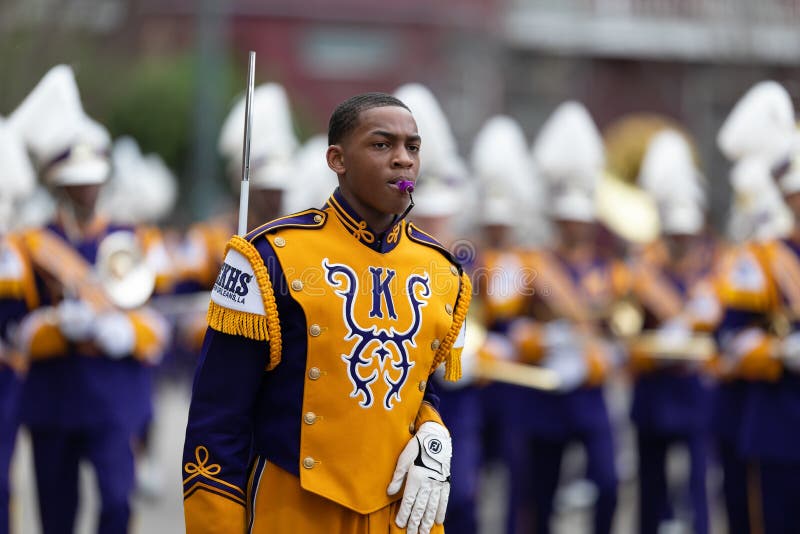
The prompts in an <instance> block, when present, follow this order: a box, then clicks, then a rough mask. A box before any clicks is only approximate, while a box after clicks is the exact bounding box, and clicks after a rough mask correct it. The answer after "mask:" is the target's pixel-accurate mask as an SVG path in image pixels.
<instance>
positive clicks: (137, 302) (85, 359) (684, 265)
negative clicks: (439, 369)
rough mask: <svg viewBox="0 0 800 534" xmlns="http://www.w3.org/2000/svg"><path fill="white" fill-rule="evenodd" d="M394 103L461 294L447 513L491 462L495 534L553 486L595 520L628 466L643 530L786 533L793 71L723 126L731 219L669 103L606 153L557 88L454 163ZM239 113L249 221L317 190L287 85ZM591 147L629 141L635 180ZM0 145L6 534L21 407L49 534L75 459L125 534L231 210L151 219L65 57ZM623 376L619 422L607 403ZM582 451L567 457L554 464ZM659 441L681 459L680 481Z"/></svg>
mask: <svg viewBox="0 0 800 534" xmlns="http://www.w3.org/2000/svg"><path fill="white" fill-rule="evenodd" d="M395 96H396V97H398V98H399V99H400V100H401V101H403V102H404V103H405V104H406V105H408V107H409V108H410V109H411V111H412V113H413V114H414V117H415V119H416V121H417V125H418V128H419V133H420V135H421V137H422V140H423V141H422V152H421V170H420V177H419V180H418V183H417V185H416V188H415V190H414V192H413V201H414V207H413V209H412V210H411V212H410V214H409V215H408V217H409V218H410V219H412V220H413V221H414V222H415V223H416V224H418V225H419V226H420V227H421V228H423V229H424V230H425V231H426V232H428V233H430V234H432V235H434V236H436V237H437V239H439V240H440V241H441V242H442V243H444V244H445V245H447V246H448V248H449V249H450V250H451V251H452V253H453V254H454V255H455V257H456V258H457V259H458V260H459V261H460V262H461V263H462V264H463V265H464V266H465V268H466V269H467V270H468V272H470V273H471V275H472V277H473V285H474V288H475V289H474V292H475V296H474V300H473V305H472V308H471V311H470V315H469V317H468V327H467V332H468V333H467V340H466V346H465V350H464V353H463V362H462V368H463V372H464V377H463V378H462V379H461V380H460V381H459V382H458V383H456V384H449V383H445V382H444V380H439V379H440V378H441V377H436V376H435V378H434V380H435V381H436V382H437V385H438V394H439V396H440V398H441V405H440V411H441V413H442V416H443V418H444V421H445V422H446V424H447V425H448V427H449V429H450V431H451V433H452V436H453V442H454V456H453V464H452V494H451V497H450V505H449V510H448V515H447V520H446V523H445V526H446V529H447V532H449V533H450V534H460V533H464V534H470V533H474V532H477V531H478V524H479V523H481V522H483V521H482V519H481V517H480V512H481V510H482V508H481V506H480V503H479V502H478V496H479V495H485V490H484V491H482V490H481V488H482V485H483V484H485V483H486V476H485V475H486V474H487V472H489V471H491V470H494V471H497V470H500V471H502V472H503V473H505V476H504V477H502V478H501V480H502V483H501V485H502V486H503V488H502V492H501V493H502V494H503V495H504V496H505V498H503V499H501V501H502V506H503V507H504V510H503V511H502V514H501V516H502V517H503V518H504V524H503V526H502V527H498V528H499V529H500V530H498V532H501V531H502V532H508V533H526V532H536V533H546V532H549V531H550V530H551V526H552V524H553V518H554V515H555V514H556V509H557V508H558V507H557V496H559V495H561V494H562V493H564V490H565V489H570V488H571V489H572V493H571V494H572V496H573V501H579V502H580V506H583V507H586V508H588V509H590V510H591V520H590V521H589V523H590V525H591V526H590V527H589V529H590V530H589V531H591V532H597V533H606V532H611V531H612V530H613V529H614V522H615V510H616V509H617V502H618V493H619V487H620V484H621V481H624V480H627V479H633V480H635V481H636V486H637V488H638V491H637V492H636V494H637V495H638V503H637V504H638V505H637V506H636V510H637V511H636V519H635V525H636V526H635V529H636V530H637V531H638V532H642V533H657V532H695V533H697V534H703V533H706V532H709V531H710V530H711V527H710V525H711V522H712V519H711V518H712V517H714V516H720V517H724V519H722V523H723V524H725V525H727V531H728V532H732V533H750V532H753V533H760V532H766V533H776V532H787V533H788V532H797V531H800V522H799V521H800V520H797V519H793V517H796V516H793V513H792V512H793V507H794V506H796V504H797V503H800V374H799V373H800V326H799V324H798V323H799V322H800V226H798V224H800V222H798V223H796V222H795V221H796V220H798V221H800V219H797V217H798V216H800V131H799V130H798V126H797V123H796V116H795V111H794V109H793V107H792V101H791V98H790V96H789V94H788V93H787V91H786V89H785V88H783V87H782V86H780V85H779V84H777V83H775V82H771V81H764V82H761V83H758V84H757V85H755V86H754V87H752V88H751V89H750V90H749V91H748V92H747V93H746V94H744V95H743V96H742V98H741V99H740V100H739V102H738V103H737V104H736V106H735V107H734V108H733V109H732V110H731V111H730V114H729V116H728V118H727V120H726V121H725V123H724V124H723V126H722V128H721V129H720V131H719V133H718V136H717V140H716V141H717V145H718V147H719V149H720V150H721V151H722V153H723V154H724V155H725V156H726V157H727V158H728V159H729V160H730V163H731V170H730V174H729V183H730V187H731V189H732V191H733V196H732V200H731V204H730V209H729V222H728V225H727V228H726V230H725V232H717V231H714V229H712V228H711V227H710V225H709V224H708V222H707V211H708V209H707V208H708V205H707V201H706V198H707V196H708V192H709V188H710V187H712V186H713V185H714V184H712V183H710V181H708V180H706V178H705V177H704V176H703V171H702V169H701V168H700V165H699V163H698V161H697V158H696V154H695V149H694V141H693V139H692V136H691V134H690V133H689V132H687V131H685V130H682V129H680V128H678V127H675V126H672V125H669V124H667V123H666V122H665V123H664V124H658V125H656V126H652V125H648V126H647V127H645V126H642V125H636V124H632V125H630V127H629V128H627V130H625V131H624V132H622V133H621V134H620V135H619V136H618V137H617V139H616V140H615V143H613V146H612V143H610V142H607V141H604V139H603V137H602V136H601V134H600V132H599V131H598V128H597V126H596V125H595V123H594V121H593V119H592V116H591V115H590V113H589V111H588V110H587V109H586V108H585V107H584V106H583V105H582V104H581V103H579V102H575V101H567V102H564V103H562V104H561V105H559V106H558V107H557V108H556V109H554V110H553V112H552V114H551V115H550V117H549V118H548V120H547V121H546V123H545V124H544V125H543V126H542V128H541V129H540V131H539V132H538V134H537V135H536V137H535V139H533V140H532V141H531V140H529V139H527V138H526V136H525V134H524V132H523V128H522V127H521V125H520V124H518V123H517V122H516V121H515V119H514V118H513V117H508V116H503V115H497V116H494V117H491V118H490V119H489V120H487V121H486V123H485V124H484V125H483V127H482V128H481V129H480V131H478V132H476V134H475V136H474V141H473V144H472V147H471V150H470V151H469V154H468V155H469V157H467V155H466V154H467V151H466V150H463V148H460V147H458V146H457V143H456V140H455V137H454V135H453V134H452V131H451V128H450V125H449V121H448V118H447V117H446V116H445V114H444V113H443V111H442V108H441V107H440V105H439V103H438V102H437V100H436V98H435V96H434V95H433V94H432V93H431V91H429V90H428V89H427V88H425V87H424V86H421V85H418V84H408V85H404V86H402V87H400V88H398V89H397V90H396V92H395ZM252 113H253V115H252V123H253V130H252V144H251V149H250V150H251V155H250V157H251V160H250V173H251V174H250V182H251V185H250V204H249V212H248V228H250V229H253V228H256V227H257V226H259V225H261V224H263V223H264V222H266V221H269V220H272V219H275V218H277V217H281V216H284V215H287V214H290V213H293V212H296V211H299V210H302V209H306V208H309V207H320V206H321V205H322V204H323V203H324V202H325V200H326V199H327V198H328V196H329V195H330V193H331V192H332V191H333V190H334V189H335V188H336V187H337V178H336V175H335V174H334V173H333V172H332V171H331V170H330V169H329V168H328V167H327V164H326V161H325V151H326V149H327V141H326V138H325V135H324V133H322V132H320V134H319V135H316V136H313V137H311V138H310V139H308V140H307V141H305V142H304V143H301V142H300V141H299V140H298V139H297V137H296V136H295V133H294V132H295V127H294V123H293V114H292V107H291V95H287V94H286V92H285V91H284V89H283V88H282V87H281V86H280V85H278V84H275V83H268V84H264V85H261V86H258V87H257V88H256V89H255V91H254V94H253V103H252ZM244 115H245V102H244V99H243V98H242V99H240V100H239V101H238V102H237V103H236V104H235V105H234V106H233V107H232V109H231V111H230V114H229V116H228V118H227V120H226V121H225V123H224V125H223V127H222V131H221V132H220V135H219V143H218V149H219V152H220V154H221V155H222V156H223V157H225V158H226V160H227V162H228V166H227V174H228V175H229V177H230V184H231V188H232V190H234V191H236V190H237V188H238V183H239V180H240V179H241V166H242V148H243V147H242V144H243V135H242V131H243V126H244V119H245V117H244ZM620 139H621V140H620ZM630 147H639V148H638V149H630ZM626 150H628V152H625V151H626ZM610 158H617V159H620V158H623V159H624V158H633V159H634V160H635V161H633V162H632V163H631V166H632V167H633V168H636V169H638V171H637V173H636V174H637V175H638V176H637V179H636V183H629V182H626V181H623V180H622V179H621V178H620V177H617V176H614V175H613V174H611V173H610V172H609V171H608V170H607V169H608V165H607V162H608V161H609V159H610ZM0 162H2V165H0V238H1V239H2V244H1V245H0V334H1V336H0V533H3V532H8V531H9V530H8V529H9V524H10V522H11V521H10V518H9V501H10V499H12V498H13V497H12V493H13V488H10V487H9V467H10V459H11V455H12V452H13V448H14V443H15V436H16V433H17V429H18V427H19V426H20V425H23V426H24V427H26V428H27V430H28V432H29V434H30V437H31V443H32V448H33V460H34V464H35V474H36V486H37V495H38V506H39V508H38V510H39V517H40V522H41V525H42V528H43V531H44V532H46V533H51V532H52V533H58V532H72V530H73V525H74V523H75V515H76V510H77V507H78V501H79V498H80V497H79V493H78V465H79V463H80V462H81V461H88V462H89V463H91V465H92V467H93V469H94V471H95V474H96V480H97V487H98V491H99V493H100V496H101V501H102V505H101V510H100V517H99V519H98V531H99V532H102V533H119V532H126V531H127V529H128V525H129V523H130V515H131V507H130V499H131V495H132V494H133V492H134V489H135V488H136V486H137V484H138V486H139V487H140V489H144V490H145V491H148V490H149V491H153V492H157V491H158V490H159V484H158V478H159V474H158V471H159V470H160V469H164V468H165V466H160V467H159V466H157V465H156V464H154V462H153V458H151V455H150V454H149V442H150V428H151V425H152V420H153V411H154V407H153V392H154V383H156V382H158V381H166V380H171V381H173V382H177V383H179V384H182V385H183V386H186V385H187V384H188V382H189V381H190V380H191V377H192V373H193V370H194V365H195V363H196V362H195V359H196V357H197V354H198V353H199V350H200V346H201V343H202V339H203V334H204V332H205V329H206V320H205V312H206V306H207V304H208V296H209V290H210V289H211V288H212V287H213V285H214V284H215V283H216V282H217V276H218V273H219V269H220V266H221V264H222V260H223V257H224V253H225V244H226V242H227V241H228V239H229V237H230V236H231V235H232V234H234V233H235V232H236V227H235V224H236V216H237V214H236V213H235V212H231V213H220V214H218V215H217V216H215V217H213V218H211V219H209V220H203V221H197V222H195V223H193V224H191V225H190V226H189V227H188V228H183V229H178V228H171V227H168V226H166V225H164V224H163V221H164V220H166V219H168V218H169V215H170V214H171V213H172V211H173V210H174V208H175V205H176V202H178V200H179V199H178V194H177V186H176V181H175V178H174V176H173V175H172V174H171V172H170V170H169V169H168V168H167V167H166V166H165V165H164V163H163V162H162V161H161V160H160V158H159V157H158V156H157V155H155V154H142V153H141V151H140V149H139V146H138V145H137V143H136V141H135V140H134V139H131V138H120V139H116V140H112V139H111V138H110V136H109V134H108V132H107V130H106V129H105V128H104V127H103V126H102V125H101V124H99V123H97V122H96V121H94V120H93V119H91V118H90V117H89V116H87V114H86V113H85V111H84V109H83V107H82V103H81V99H80V93H79V89H78V87H77V84H76V83H75V78H74V75H73V73H72V70H71V69H70V68H69V67H67V66H63V65H61V66H57V67H54V68H53V69H51V70H50V71H49V72H48V73H47V74H46V75H45V77H44V78H43V79H42V80H41V81H40V82H39V84H38V85H37V86H36V87H35V88H33V90H32V91H31V92H30V93H29V94H28V96H27V97H26V98H25V99H24V100H23V101H22V102H21V103H20V104H19V106H18V107H17V108H16V109H15V110H13V111H12V112H11V113H10V115H9V116H8V117H6V118H3V119H0ZM235 356H236V355H235V354H232V355H231V357H235ZM620 388H621V389H623V390H624V391H626V392H629V394H626V395H625V396H624V398H626V399H630V402H629V403H626V405H625V407H624V413H617V411H615V410H614V409H612V408H613V407H612V406H610V405H609V397H610V394H611V392H610V390H612V389H613V390H614V391H617V390H619V389H620ZM631 427H632V428H633V431H634V433H633V435H634V440H633V444H634V449H635V454H634V456H633V458H635V459H634V460H632V461H631V462H630V463H631V465H629V466H628V465H624V464H625V462H623V461H621V458H623V455H622V454H621V453H620V450H621V447H622V442H623V439H622V434H623V432H626V429H630V428H631ZM576 445H577V446H578V447H579V448H580V449H582V450H583V455H584V458H585V460H584V461H583V463H582V464H581V465H583V467H584V468H583V469H582V472H580V473H577V474H575V473H568V474H565V472H564V471H565V468H564V466H565V458H566V457H567V456H568V454H567V453H569V452H570V451H572V450H573V448H574V447H575V446H576ZM675 448H682V449H683V450H685V451H686V453H687V456H688V465H689V468H688V470H687V471H686V473H685V474H686V476H685V477H684V478H685V479H681V480H677V481H676V480H674V478H675V477H673V476H672V474H671V473H670V472H669V469H668V463H669V462H668V458H669V457H670V451H671V450H674V449H675ZM174 468H176V467H175V466H172V467H169V469H174ZM490 468H491V469H490ZM712 470H720V471H721V472H722V475H723V476H722V479H721V483H719V484H714V483H709V476H708V473H709V472H711V471H712ZM719 503H721V504H722V505H723V509H720V510H719V511H717V510H715V509H714V506H716V505H717V504H719Z"/></svg>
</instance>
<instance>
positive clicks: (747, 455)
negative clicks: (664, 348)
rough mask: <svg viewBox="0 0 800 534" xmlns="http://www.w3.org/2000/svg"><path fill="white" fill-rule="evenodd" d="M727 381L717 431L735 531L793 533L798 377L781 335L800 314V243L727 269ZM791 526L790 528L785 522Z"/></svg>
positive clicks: (745, 253)
mask: <svg viewBox="0 0 800 534" xmlns="http://www.w3.org/2000/svg"><path fill="white" fill-rule="evenodd" d="M719 286H720V294H721V298H722V301H723V304H724V305H725V315H724V319H723V322H722V324H721V326H720V329H719V338H720V343H721V347H722V349H723V357H724V358H723V363H727V368H726V369H725V371H726V374H725V379H726V381H725V382H724V383H723V385H722V386H721V387H720V398H719V399H718V402H717V406H716V408H717V412H716V413H715V416H716V417H717V421H715V422H716V426H717V428H716V430H717V432H718V441H719V443H720V448H721V456H722V461H723V468H724V470H725V484H724V487H725V492H726V504H727V505H728V510H727V512H728V515H729V522H732V523H733V522H736V523H737V524H738V525H741V526H736V527H733V528H732V530H731V531H732V532H750V531H754V532H757V531H761V532H766V533H771V532H788V531H791V528H790V529H789V530H786V527H787V526H789V525H792V528H794V527H795V526H796V525H794V524H792V523H791V520H790V519H789V518H790V517H791V515H792V513H793V511H794V507H796V504H797V502H798V499H800V493H798V488H799V487H800V447H798V443H800V374H798V371H797V367H796V366H793V365H787V364H786V363H785V362H784V361H783V357H784V354H783V350H784V347H783V345H782V337H783V336H785V335H786V334H787V333H793V332H796V331H797V329H798V326H800V324H799V323H798V317H800V246H798V245H797V243H795V242H794V241H791V240H776V241H772V242H768V243H763V244H755V243H750V244H747V245H745V246H743V247H741V248H739V249H737V250H736V251H735V252H734V253H732V254H730V255H729V257H728V258H727V259H726V261H725V262H724V263H723V264H722V276H721V280H720V284H719ZM787 521H788V523H787Z"/></svg>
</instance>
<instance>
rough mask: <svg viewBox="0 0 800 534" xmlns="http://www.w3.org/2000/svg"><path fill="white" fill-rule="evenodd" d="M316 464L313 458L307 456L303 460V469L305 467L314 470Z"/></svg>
mask: <svg viewBox="0 0 800 534" xmlns="http://www.w3.org/2000/svg"><path fill="white" fill-rule="evenodd" d="M315 463H316V462H315V461H314V458H312V457H311V456H306V457H305V458H303V467H305V468H306V469H313V468H314V464H315Z"/></svg>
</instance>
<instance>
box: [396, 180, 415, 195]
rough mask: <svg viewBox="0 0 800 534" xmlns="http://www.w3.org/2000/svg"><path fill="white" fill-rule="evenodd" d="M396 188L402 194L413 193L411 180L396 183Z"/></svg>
mask: <svg viewBox="0 0 800 534" xmlns="http://www.w3.org/2000/svg"><path fill="white" fill-rule="evenodd" d="M397 188H398V189H400V191H401V192H402V193H406V192H408V193H413V192H414V182H412V181H411V180H400V181H399V182H397Z"/></svg>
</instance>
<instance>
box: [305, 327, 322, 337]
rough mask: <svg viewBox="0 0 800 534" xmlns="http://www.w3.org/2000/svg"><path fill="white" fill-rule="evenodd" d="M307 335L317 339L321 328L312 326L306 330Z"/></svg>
mask: <svg viewBox="0 0 800 534" xmlns="http://www.w3.org/2000/svg"><path fill="white" fill-rule="evenodd" d="M308 333H309V334H311V337H317V336H318V335H320V334H321V333H322V328H321V327H320V326H319V325H318V324H312V325H311V327H310V328H309V329H308Z"/></svg>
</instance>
